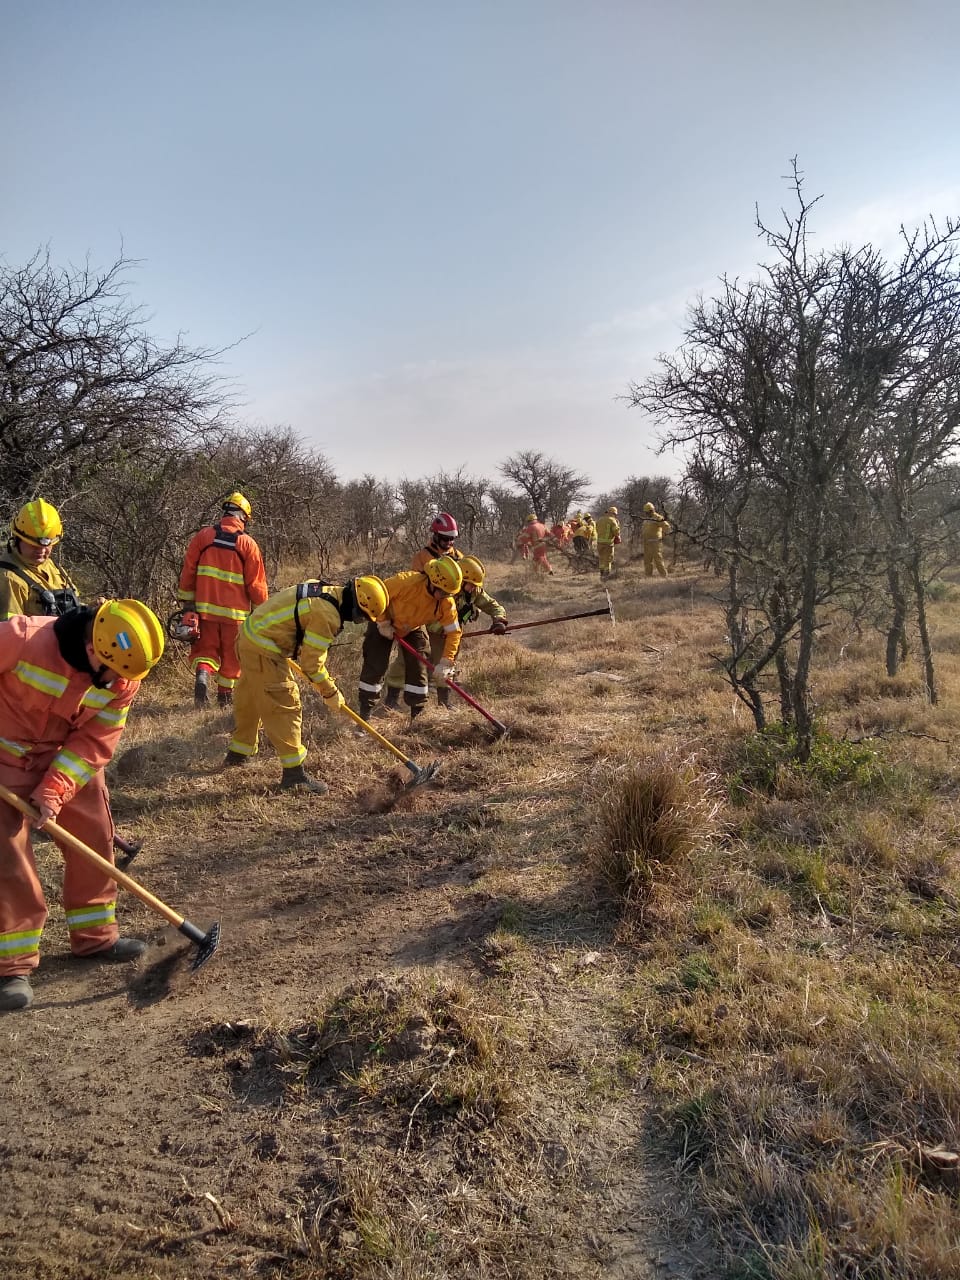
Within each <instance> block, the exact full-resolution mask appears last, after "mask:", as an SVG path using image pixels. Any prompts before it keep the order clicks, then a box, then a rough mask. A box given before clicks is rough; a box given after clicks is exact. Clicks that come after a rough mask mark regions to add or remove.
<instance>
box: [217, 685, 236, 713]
mask: <svg viewBox="0 0 960 1280" xmlns="http://www.w3.org/2000/svg"><path fill="white" fill-rule="evenodd" d="M217 706H218V707H220V708H221V709H223V708H225V707H232V706H233V690H232V689H218V690H217Z"/></svg>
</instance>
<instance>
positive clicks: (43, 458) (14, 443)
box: [0, 252, 227, 508]
mask: <svg viewBox="0 0 960 1280" xmlns="http://www.w3.org/2000/svg"><path fill="white" fill-rule="evenodd" d="M135 265H136V264H135V263H133V262H131V261H129V260H127V259H125V258H122V257H121V258H119V259H118V260H117V261H116V262H115V263H114V264H113V265H112V266H111V267H109V268H108V269H107V270H106V271H99V272H98V271H95V270H93V269H92V268H91V267H90V265H89V264H87V265H86V266H84V267H82V268H69V269H58V268H56V267H54V266H53V265H52V264H51V262H50V258H49V254H48V253H45V252H38V253H37V254H35V255H34V257H33V258H31V260H30V261H29V262H28V263H27V264H26V265H25V266H23V267H19V268H15V267H10V266H7V265H5V264H0V457H2V461H3V468H2V473H0V476H2V478H0V501H2V502H3V504H4V505H5V506H6V507H7V508H12V507H15V506H16V504H17V503H18V502H19V501H21V500H22V499H23V498H24V497H28V496H31V495H36V494H38V493H39V492H41V491H42V492H43V493H44V496H47V497H49V498H51V500H54V501H56V500H63V499H64V498H66V497H68V496H69V495H70V494H71V493H73V492H74V491H75V490H76V489H78V488H79V487H80V485H82V483H83V482H84V481H85V480H86V479H87V478H88V477H89V476H90V475H91V474H92V473H93V472H94V471H95V470H96V468H97V467H98V466H100V465H101V464H102V463H103V461H104V459H108V458H110V457H111V456H115V454H116V451H117V450H120V451H122V453H123V454H124V455H125V456H126V457H128V458H137V457H141V456H144V455H148V454H149V453H150V451H151V447H152V446H154V445H156V444H157V443H158V442H160V443H162V444H164V445H165V446H167V447H172V448H179V447H183V446H189V445H190V444H192V443H195V442H196V441H198V440H200V439H203V438H209V437H210V435H211V433H213V432H214V431H215V430H216V429H217V428H218V427H219V426H220V425H221V423H222V419H223V414H224V409H225V405H226V399H227V397H226V392H225V388H224V386H223V384H222V383H221V382H220V381H219V379H218V378H217V377H216V376H215V375H214V373H213V372H212V366H213V361H214V359H215V357H216V355H217V353H216V352H212V351H207V350H194V349H191V348H189V347H187V346H186V345H185V344H184V343H183V342H182V341H181V340H180V339H179V338H178V339H177V341H176V342H175V343H174V344H173V345H172V346H167V347H164V346H161V345H159V344H158V343H157V342H155V341H154V340H153V339H152V338H151V337H150V336H149V334H148V333H147V332H146V330H145V329H144V326H143V315H142V312H141V311H140V309H139V308H137V307H136V306H134V305H133V304H132V303H131V302H130V301H129V298H128V287H129V286H128V279H127V273H128V272H129V271H130V270H131V268H132V267H134V266H135Z"/></svg>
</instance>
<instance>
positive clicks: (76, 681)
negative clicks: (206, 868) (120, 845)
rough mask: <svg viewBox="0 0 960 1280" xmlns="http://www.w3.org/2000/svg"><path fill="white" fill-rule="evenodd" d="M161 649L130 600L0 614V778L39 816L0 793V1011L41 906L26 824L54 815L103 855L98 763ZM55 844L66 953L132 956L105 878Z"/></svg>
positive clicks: (22, 993) (134, 949)
mask: <svg viewBox="0 0 960 1280" xmlns="http://www.w3.org/2000/svg"><path fill="white" fill-rule="evenodd" d="M162 653H163V629H162V627H161V626H160V623H159V621H158V619H157V618H156V617H155V616H154V614H153V613H152V612H151V610H150V609H148V608H147V606H146V605H145V604H141V603H140V601H139V600H107V601H106V602H105V603H104V604H102V605H100V606H99V608H94V607H88V608H79V609H71V610H69V611H68V612H67V613H65V614H63V615H62V616H60V617H57V618H42V617H41V618H27V617H15V618H11V619H10V620H9V621H8V622H0V782H2V783H3V785H4V786H5V787H7V788H8V789H9V790H10V791H14V792H16V794H17V795H19V796H22V797H23V798H25V799H27V800H29V801H30V802H31V804H33V805H34V806H35V807H36V809H37V810H38V814H39V816H38V818H37V819H36V820H35V821H34V822H32V823H31V822H29V821H28V819H27V818H25V817H24V815H23V814H22V813H20V811H19V810H18V809H15V808H13V806H12V805H10V804H7V803H6V802H3V801H0V1010H3V1011H10V1010H14V1009H26V1008H27V1007H28V1006H29V1005H30V1004H31V1003H32V1002H33V989H32V987H31V985H30V974H31V973H32V972H33V970H34V969H35V968H36V967H37V965H38V964H39V962H40V935H41V934H42V932H43V926H44V923H45V921H46V918H47V908H46V904H45V902H44V898H43V888H42V886H41V883H40V879H39V877H38V875H37V868H36V863H35V861H34V857H33V848H32V845H31V841H30V829H31V827H39V826H41V825H42V823H44V822H46V821H48V819H50V818H54V819H57V820H58V821H59V822H60V823H61V824H62V825H63V827H64V829H65V830H67V831H69V832H71V833H72V834H73V835H75V836H77V837H78V839H80V840H82V841H83V842H84V844H87V845H89V846H90V847H91V848H92V849H93V850H94V852H96V853H99V854H100V856H101V857H102V858H106V859H107V860H108V861H110V862H112V861H113V847H112V844H113V822H112V820H111V818H110V810H109V808H108V807H107V793H106V787H105V786H104V780H103V770H104V766H105V765H107V764H109V762H110V760H111V759H112V757H113V753H114V751H115V750H116V746H117V743H118V741H119V739H120V735H121V734H122V732H123V726H124V724H125V723H126V719H127V713H128V711H129V709H130V704H131V703H132V702H133V699H134V697H135V696H136V693H137V690H138V689H139V687H140V681H141V680H142V679H143V678H144V676H146V675H147V673H148V672H149V671H150V669H151V667H153V666H154V664H155V663H156V662H157V661H158V660H159V658H160V655H161V654H162ZM54 838H55V837H54ZM61 853H62V854H63V860H64V876H63V906H64V910H65V911H66V916H67V928H68V930H69V934H70V949H71V951H72V952H73V954H74V955H75V956H79V957H83V958H89V959H93V960H106V961H113V962H117V961H125V960H135V959H136V958H137V957H138V956H140V955H142V953H143V951H144V944H143V943H142V942H140V941H139V940H137V939H135V938H121V937H120V935H119V931H118V929H117V924H116V898H117V887H116V884H115V882H114V881H113V880H112V879H111V878H110V877H109V876H107V875H105V874H104V873H103V872H102V871H100V870H99V869H98V868H97V867H96V866H95V865H93V863H91V862H90V861H89V860H88V859H86V858H84V857H83V856H82V855H81V854H77V853H75V852H74V851H73V850H71V849H70V848H68V847H67V846H65V845H62V846H61Z"/></svg>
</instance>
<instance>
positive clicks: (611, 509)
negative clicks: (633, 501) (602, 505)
mask: <svg viewBox="0 0 960 1280" xmlns="http://www.w3.org/2000/svg"><path fill="white" fill-rule="evenodd" d="M619 514H620V512H619V511H618V510H617V508H616V507H607V515H608V516H618V515H619Z"/></svg>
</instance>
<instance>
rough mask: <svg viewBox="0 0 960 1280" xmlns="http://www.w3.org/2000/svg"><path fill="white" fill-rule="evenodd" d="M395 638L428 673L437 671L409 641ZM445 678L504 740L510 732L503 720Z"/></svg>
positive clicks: (447, 677) (448, 678)
mask: <svg viewBox="0 0 960 1280" xmlns="http://www.w3.org/2000/svg"><path fill="white" fill-rule="evenodd" d="M393 638H394V640H396V642H397V644H398V645H400V647H401V648H403V649H406V651H407V653H412V654H413V656H414V657H415V658H416V660H417V661H418V662H422V663H423V665H424V666H425V667H426V668H427V670H428V671H436V669H437V668H436V667H435V666H434V665H433V663H432V662H431V661H430V659H429V658H425V657H424V655H423V654H422V653H420V652H418V651H417V650H416V649H415V648H414V647H413V645H412V644H408V643H407V641H406V640H404V639H402V637H400V636H394V637H393ZM444 678H445V679H446V682H447V685H448V686H449V687H450V688H451V689H452V690H453V692H454V693H457V694H459V695H460V697H461V698H462V699H463V700H464V702H467V703H469V704H470V706H471V707H473V709H474V711H479V712H480V714H481V715H482V716H483V718H484V719H485V720H489V721H490V723H491V724H492V725H493V726H494V728H495V729H496V731H497V737H498V738H502V737H504V736H505V735H506V734H507V733H509V732H510V731H509V729H508V728H507V726H506V725H505V724H504V723H503V721H502V720H498V719H497V718H496V716H492V715H491V714H490V712H489V711H484V709H483V707H481V705H480V703H479V702H476V701H475V700H474V699H473V698H471V697H470V695H469V693H467V691H466V690H465V689H461V688H460V686H459V685H458V684H456V683H455V681H453V680H451V679H450V677H449V676H446V677H444Z"/></svg>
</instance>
